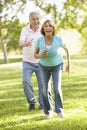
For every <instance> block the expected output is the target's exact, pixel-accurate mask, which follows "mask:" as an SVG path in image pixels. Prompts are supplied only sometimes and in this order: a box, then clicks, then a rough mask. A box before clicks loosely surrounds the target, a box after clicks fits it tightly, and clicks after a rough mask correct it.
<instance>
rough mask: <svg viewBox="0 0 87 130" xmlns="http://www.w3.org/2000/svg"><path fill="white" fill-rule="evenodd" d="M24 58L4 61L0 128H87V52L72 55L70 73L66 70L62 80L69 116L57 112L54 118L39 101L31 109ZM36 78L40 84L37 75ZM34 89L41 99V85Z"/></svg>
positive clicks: (0, 77)
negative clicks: (25, 89)
mask: <svg viewBox="0 0 87 130" xmlns="http://www.w3.org/2000/svg"><path fill="white" fill-rule="evenodd" d="M20 60H21V58H20ZM20 60H18V59H17V60H16V59H14V60H12V63H10V64H1V65H0V130H87V55H77V56H71V72H70V75H69V76H68V75H67V73H65V71H64V72H63V80H62V90H63V99H64V110H65V113H66V118H64V119H59V118H58V117H57V115H56V113H54V115H53V118H52V119H51V120H48V119H47V118H46V117H45V115H44V112H43V110H38V105H39V104H38V103H36V110H34V111H28V104H27V102H26V99H25V96H24V93H23V89H22V85H21V83H22V79H21V77H22V64H21V62H20ZM14 61H15V63H14ZM32 82H33V84H35V86H36V84H37V82H36V78H35V76H34V75H33V78H32ZM34 90H35V95H36V97H37V99H38V90H37V86H36V87H35V88H34Z"/></svg>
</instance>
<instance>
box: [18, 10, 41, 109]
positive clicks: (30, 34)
mask: <svg viewBox="0 0 87 130" xmlns="http://www.w3.org/2000/svg"><path fill="white" fill-rule="evenodd" d="M39 20H40V15H39V13H38V12H31V13H30V15H29V25H27V26H25V27H24V28H23V29H22V31H21V35H20V46H22V47H23V82H22V86H23V90H24V93H25V96H26V99H27V101H28V103H29V110H33V109H35V103H36V98H35V95H34V88H33V87H34V86H33V84H32V82H31V78H32V74H33V72H35V74H36V78H37V81H38V91H39V109H42V104H43V99H42V83H41V76H40V71H39V65H38V59H35V58H34V48H35V42H36V40H37V38H38V37H40V36H41V33H40V27H39V23H40V22H39Z"/></svg>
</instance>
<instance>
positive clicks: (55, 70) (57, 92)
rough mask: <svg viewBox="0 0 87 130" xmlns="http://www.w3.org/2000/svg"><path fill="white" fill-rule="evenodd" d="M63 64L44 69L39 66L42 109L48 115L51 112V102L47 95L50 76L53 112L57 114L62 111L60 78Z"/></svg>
mask: <svg viewBox="0 0 87 130" xmlns="http://www.w3.org/2000/svg"><path fill="white" fill-rule="evenodd" d="M62 70H63V63H61V64H59V65H57V66H55V67H45V66H43V65H41V64H40V73H41V79H42V85H43V109H44V112H45V114H48V113H49V111H50V110H52V100H51V97H50V95H49V91H48V90H49V85H48V82H49V80H50V77H51V76H52V80H53V89H54V96H55V97H54V98H55V111H56V113H59V112H61V111H63V102H62V90H61V78H62Z"/></svg>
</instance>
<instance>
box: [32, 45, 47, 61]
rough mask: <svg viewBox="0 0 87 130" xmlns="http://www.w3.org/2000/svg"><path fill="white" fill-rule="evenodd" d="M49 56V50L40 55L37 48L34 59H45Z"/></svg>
mask: <svg viewBox="0 0 87 130" xmlns="http://www.w3.org/2000/svg"><path fill="white" fill-rule="evenodd" d="M47 54H48V51H47V50H46V51H44V52H42V53H39V48H35V51H34V57H35V58H36V59H38V58H44V57H46V56H47Z"/></svg>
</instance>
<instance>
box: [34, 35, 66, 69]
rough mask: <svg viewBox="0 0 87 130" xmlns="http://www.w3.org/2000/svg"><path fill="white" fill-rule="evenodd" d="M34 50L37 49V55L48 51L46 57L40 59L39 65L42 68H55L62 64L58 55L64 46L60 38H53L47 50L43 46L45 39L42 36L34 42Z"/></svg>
mask: <svg viewBox="0 0 87 130" xmlns="http://www.w3.org/2000/svg"><path fill="white" fill-rule="evenodd" d="M35 46H36V48H38V49H39V53H42V52H43V51H46V50H47V51H48V55H47V56H46V57H44V58H40V60H39V63H40V64H42V65H44V66H56V65H59V64H61V63H63V57H62V55H61V53H60V48H61V47H63V46H64V43H63V40H62V38H61V37H60V36H56V35H55V36H54V37H53V42H52V46H51V47H50V48H49V49H48V48H47V47H46V44H45V37H44V36H42V37H40V38H38V40H37V41H36V45H35Z"/></svg>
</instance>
